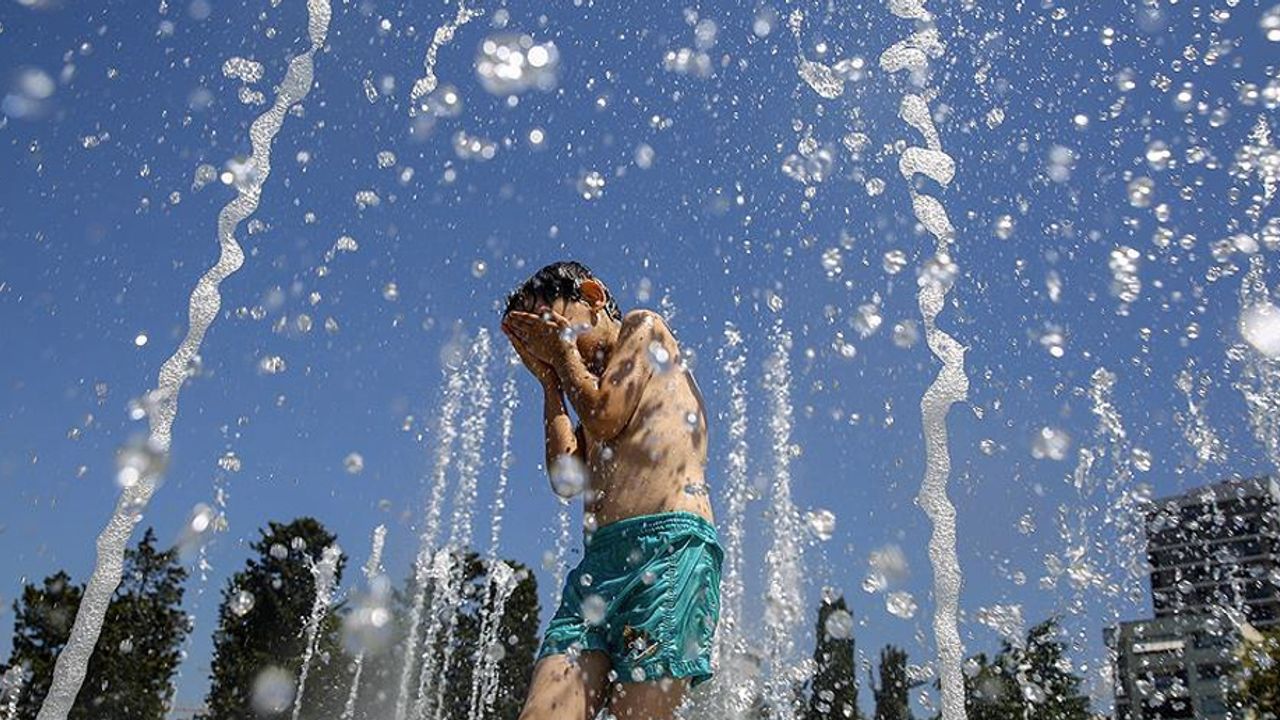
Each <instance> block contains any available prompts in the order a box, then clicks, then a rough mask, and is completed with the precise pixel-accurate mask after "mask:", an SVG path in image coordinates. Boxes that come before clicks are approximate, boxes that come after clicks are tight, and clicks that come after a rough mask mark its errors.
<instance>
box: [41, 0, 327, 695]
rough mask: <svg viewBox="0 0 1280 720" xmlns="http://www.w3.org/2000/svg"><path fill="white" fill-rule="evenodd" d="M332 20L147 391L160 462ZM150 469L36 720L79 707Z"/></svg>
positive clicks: (317, 19)
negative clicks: (241, 235)
mask: <svg viewBox="0 0 1280 720" xmlns="http://www.w3.org/2000/svg"><path fill="white" fill-rule="evenodd" d="M331 16H332V11H331V8H330V6H329V0H307V33H308V36H309V38H310V40H311V46H310V47H309V48H308V49H307V50H306V51H305V52H303V53H302V54H300V55H298V56H297V57H295V58H293V59H292V60H290V61H289V67H288V70H286V71H285V76H284V80H283V81H282V82H281V83H280V89H279V91H278V92H277V93H276V97H275V101H274V102H273V103H272V105H271V107H270V108H269V109H267V111H266V112H264V113H262V114H261V115H259V116H258V117H257V119H256V120H254V121H253V124H252V125H250V126H249V139H250V143H251V145H252V147H253V152H252V155H251V157H250V159H249V164H250V165H251V167H252V168H253V172H251V173H248V179H247V181H246V182H244V183H240V184H237V185H236V197H235V198H234V199H233V200H231V202H229V203H227V204H226V205H225V206H224V207H223V208H222V210H221V211H220V212H219V213H218V245H219V254H218V261H217V262H216V263H215V264H214V266H213V267H211V268H209V270H207V271H206V272H205V274H204V275H203V276H201V277H200V280H199V281H198V282H197V283H196V287H195V289H193V290H192V291H191V298H190V300H189V302H188V307H187V317H188V327H187V334H186V336H185V337H183V339H182V342H181V343H180V344H179V345H178V348H177V349H176V350H175V351H174V353H173V355H171V356H169V359H168V360H166V361H165V362H164V364H163V365H162V366H161V367H160V373H159V378H158V381H157V385H156V388H155V389H154V390H152V391H151V392H150V393H148V398H147V400H148V402H147V407H148V412H147V421H148V424H149V427H150V432H149V433H148V442H147V446H148V448H149V450H150V451H152V452H154V453H156V454H157V455H158V456H159V457H160V458H164V457H167V455H168V453H169V446H170V443H171V441H172V430H173V423H174V420H175V419H176V418H177V415H178V394H179V392H181V390H182V384H183V382H185V381H186V379H187V378H188V377H189V375H190V372H191V368H192V367H193V363H194V362H195V360H196V356H197V355H198V354H199V352H200V345H201V343H202V342H203V341H204V336H205V333H206V332H207V331H208V330H209V326H210V325H212V324H213V321H214V319H215V318H217V316H218V310H219V309H220V308H221V306H222V295H221V294H220V293H219V292H218V289H219V286H220V285H221V284H222V281H223V280H225V279H226V278H227V277H229V276H230V275H231V274H232V273H234V272H235V271H236V270H239V269H240V266H241V265H243V264H244V251H243V250H241V248H240V244H239V243H238V242H236V238H235V232H236V229H237V228H238V227H239V226H240V223H241V222H243V221H244V220H245V219H246V218H248V217H249V216H250V215H252V214H253V213H254V212H255V211H256V210H257V209H258V202H259V200H261V198H262V187H263V185H264V184H265V183H266V181H267V178H268V177H269V176H270V174H271V143H272V141H273V140H275V137H276V135H277V134H278V133H279V132H280V128H281V126H283V124H284V118H285V115H286V114H287V113H288V110H289V108H290V107H292V106H293V105H295V104H297V103H298V102H300V101H302V100H303V99H304V98H305V97H306V96H307V94H308V93H309V92H311V82H312V79H313V76H314V64H313V63H314V57H315V54H316V52H317V51H319V50H320V48H321V47H323V45H324V42H325V38H326V37H327V36H328V32H329V20H330V18H331ZM151 467H152V468H154V469H155V471H152V472H146V473H143V474H142V475H141V477H139V478H138V480H137V482H135V483H133V484H131V485H130V486H129V487H126V488H125V489H124V491H123V492H122V493H121V495H120V499H119V500H118V501H117V502H116V508H115V512H114V513H113V514H112V516H111V519H110V520H108V521H107V526H106V527H105V528H103V530H102V532H101V534H99V535H98V540H97V558H96V561H95V565H94V569H93V574H92V575H91V576H90V578H89V582H88V584H87V585H86V586H85V590H84V596H83V598H82V600H81V602H80V607H79V609H78V610H77V611H76V619H75V623H74V624H73V625H72V627H71V634H70V636H69V637H68V639H67V644H66V647H64V648H63V650H62V652H60V653H59V654H58V659H57V661H56V662H55V663H54V668H53V679H52V681H51V683H50V686H49V694H48V695H46V696H45V699H44V702H43V703H42V704H41V706H40V712H39V714H38V715H37V716H36V717H37V720H66V717H67V715H68V713H70V712H71V707H72V705H73V704H75V700H76V695H78V694H79V692H80V686H81V685H82V684H83V683H84V676H85V673H86V672H87V670H88V666H89V658H90V656H91V655H92V654H93V648H94V646H95V645H96V644H97V642H98V635H99V634H100V633H101V632H102V621H103V618H105V616H106V612H107V606H108V605H109V604H110V602H111V596H112V595H113V594H114V593H115V591H116V588H117V587H118V586H119V585H120V576H121V573H122V572H123V570H124V551H125V547H126V546H127V545H128V543H129V537H130V536H131V535H132V534H133V526H134V524H136V523H137V521H138V520H139V519H141V515H142V511H143V510H144V509H146V506H147V504H148V503H149V502H150V501H151V496H152V495H153V494H154V493H155V490H156V486H157V484H158V483H159V480H160V475H159V472H158V469H159V468H161V467H163V462H159V463H155V464H152V465H151Z"/></svg>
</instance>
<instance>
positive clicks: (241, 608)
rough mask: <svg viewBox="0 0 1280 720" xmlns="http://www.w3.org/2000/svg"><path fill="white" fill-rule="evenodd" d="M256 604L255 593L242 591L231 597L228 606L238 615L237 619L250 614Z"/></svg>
mask: <svg viewBox="0 0 1280 720" xmlns="http://www.w3.org/2000/svg"><path fill="white" fill-rule="evenodd" d="M255 603H256V601H255V600H254V598H253V593H251V592H249V591H248V590H241V591H239V592H237V593H236V594H235V595H232V596H231V600H230V601H229V602H228V604H227V606H228V608H230V610H231V612H232V613H234V614H235V615H236V617H244V616H245V615H248V614H249V611H251V610H253V606H254V604H255Z"/></svg>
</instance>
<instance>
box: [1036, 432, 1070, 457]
mask: <svg viewBox="0 0 1280 720" xmlns="http://www.w3.org/2000/svg"><path fill="white" fill-rule="evenodd" d="M1070 449H1071V436H1070V435H1068V434H1067V433H1066V432H1065V431H1063V430H1059V429H1057V428H1051V427H1042V428H1040V431H1039V432H1037V433H1036V436H1035V439H1034V440H1033V441H1032V443H1031V457H1033V458H1035V459H1037V460H1065V459H1066V457H1067V451H1068V450H1070Z"/></svg>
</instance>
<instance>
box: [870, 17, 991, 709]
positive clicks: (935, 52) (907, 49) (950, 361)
mask: <svg viewBox="0 0 1280 720" xmlns="http://www.w3.org/2000/svg"><path fill="white" fill-rule="evenodd" d="M924 5H925V3H924V2H923V0H894V1H893V2H891V3H890V5H889V9H890V12H892V13H893V14H894V15H897V16H898V17H902V18H906V19H923V18H924V17H927V15H928V11H927V10H926V9H925V7H924ZM943 52H944V46H943V44H942V41H941V39H940V38H939V37H938V31H937V30H936V29H935V28H926V29H924V30H921V31H919V32H916V33H914V34H913V35H911V36H910V37H908V38H906V39H904V40H901V41H899V42H897V43H895V44H893V45H892V46H890V47H889V49H887V50H886V51H885V52H884V53H883V54H882V55H881V56H880V67H881V68H883V69H884V70H885V71H886V72H888V73H897V72H900V71H903V70H906V71H909V72H911V73H913V74H917V73H923V72H924V71H925V70H927V69H928V64H929V58H931V57H935V58H936V57H940V56H941V55H942V53H943ZM899 116H900V117H901V118H902V120H903V121H904V122H906V123H907V124H908V125H909V126H911V127H912V128H913V129H915V130H916V131H917V132H919V133H920V134H921V136H922V137H923V139H924V142H925V147H923V148H921V147H909V148H907V150H906V151H905V152H903V154H902V157H901V158H900V160H899V165H898V169H899V171H900V172H901V173H902V175H903V177H904V179H905V180H906V181H907V189H908V192H910V193H911V205H912V210H913V212H914V214H915V216H916V219H917V220H919V221H920V223H921V224H922V225H923V226H924V227H925V229H926V230H927V231H928V232H929V234H930V235H932V236H933V238H934V256H935V259H936V260H937V263H938V264H939V265H950V257H951V248H950V246H951V244H952V243H953V242H954V240H955V230H954V227H953V226H952V224H951V221H950V219H949V218H948V217H947V212H946V208H945V207H944V206H943V205H942V203H941V202H939V201H938V200H937V199H936V198H934V197H933V196H931V195H927V194H924V193H921V192H919V191H917V190H916V189H915V184H914V180H915V176H916V175H917V174H919V175H924V176H926V177H928V178H930V179H932V180H933V181H934V182H936V183H938V184H940V185H944V186H945V185H947V184H948V183H950V181H951V179H952V178H953V177H954V175H955V161H954V160H952V158H951V157H950V156H949V155H947V154H946V153H945V152H943V150H942V143H941V140H940V138H939V136H938V132H937V129H936V128H935V127H934V124H933V119H932V117H931V116H930V113H929V104H928V100H927V99H926V98H925V97H922V96H919V95H915V94H907V95H906V96H904V98H903V100H902V103H901V105H900V106H899ZM944 277H945V276H944ZM951 285H952V282H951V281H950V280H947V279H942V278H936V277H931V276H929V275H926V276H924V277H922V282H921V283H920V290H919V293H918V294H917V303H918V305H919V307H920V314H921V316H922V318H923V319H924V330H925V342H926V344H927V345H928V346H929V350H930V351H931V352H932V353H933V355H934V357H936V358H937V359H938V360H940V361H941V362H942V369H941V370H940V371H939V372H938V375H937V377H936V378H934V381H933V383H932V384H930V385H929V387H928V389H927V390H925V393H924V396H923V397H922V398H921V399H920V414H921V419H922V424H923V429H924V438H925V473H924V478H923V481H922V482H921V485H920V492H919V494H918V495H917V498H916V499H917V502H918V503H919V504H920V507H921V509H922V510H924V512H925V514H926V515H928V517H929V520H930V522H932V524H933V533H932V535H931V537H930V538H929V562H930V564H931V565H932V566H933V595H934V603H935V607H934V614H933V631H934V636H935V641H936V643H937V649H938V667H939V672H938V675H939V680H940V684H941V689H942V708H941V709H942V718H943V720H964V718H965V717H966V712H965V705H964V676H963V674H962V672H963V671H962V663H963V661H964V646H963V644H962V643H961V640H960V631H959V627H958V619H959V606H960V586H961V584H962V576H961V573H960V562H959V559H958V558H957V556H956V513H955V507H954V506H953V505H952V504H951V501H950V499H948V497H947V481H948V480H949V479H950V476H951V455H950V449H949V446H948V442H947V412H948V411H949V410H950V409H951V406H952V405H953V404H955V403H957V402H960V401H962V400H964V398H965V397H966V396H967V395H968V390H969V378H968V376H967V375H965V370H964V346H963V345H961V344H960V343H959V342H957V341H956V340H955V339H954V338H952V337H951V336H950V335H948V334H947V333H946V332H945V331H943V330H942V329H941V328H939V327H938V325H937V318H938V315H939V313H941V312H942V309H943V307H945V305H946V299H947V293H948V291H950V289H951Z"/></svg>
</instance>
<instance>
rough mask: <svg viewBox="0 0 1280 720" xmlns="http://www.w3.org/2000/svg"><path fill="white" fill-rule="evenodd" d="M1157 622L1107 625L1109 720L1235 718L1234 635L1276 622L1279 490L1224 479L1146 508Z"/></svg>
mask: <svg viewBox="0 0 1280 720" xmlns="http://www.w3.org/2000/svg"><path fill="white" fill-rule="evenodd" d="M1146 533H1147V560H1148V562H1149V564H1150V567H1151V576H1150V582H1151V599H1152V605H1153V606H1154V611H1155V618H1154V619H1151V620H1138V621H1135V622H1125V623H1120V624H1119V625H1117V626H1115V627H1111V628H1107V630H1106V632H1105V639H1106V642H1107V647H1108V648H1110V649H1111V651H1112V652H1113V662H1114V667H1113V669H1114V678H1115V716H1116V720H1164V719H1165V718H1205V719H1207V720H1236V718H1238V714H1234V713H1232V711H1231V709H1230V708H1229V707H1228V706H1227V704H1226V702H1225V695H1226V691H1227V690H1228V689H1229V683H1230V678H1231V676H1232V675H1233V674H1234V672H1235V670H1236V667H1237V665H1236V659H1235V652H1234V649H1235V646H1236V643H1237V642H1238V641H1239V637H1240V634H1241V632H1248V631H1249V630H1250V629H1251V628H1266V627H1270V626H1274V625H1277V624H1280V484H1277V483H1276V481H1275V479H1273V478H1253V479H1248V480H1231V481H1226V482H1220V483H1216V484H1214V485H1209V486H1207V487H1202V488H1196V489H1194V490H1190V491H1188V492H1185V493H1182V494H1180V495H1175V496H1172V497H1167V498H1163V499H1161V500H1157V501H1155V502H1154V503H1152V506H1151V509H1150V511H1149V512H1148V513H1147V517H1146Z"/></svg>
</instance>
